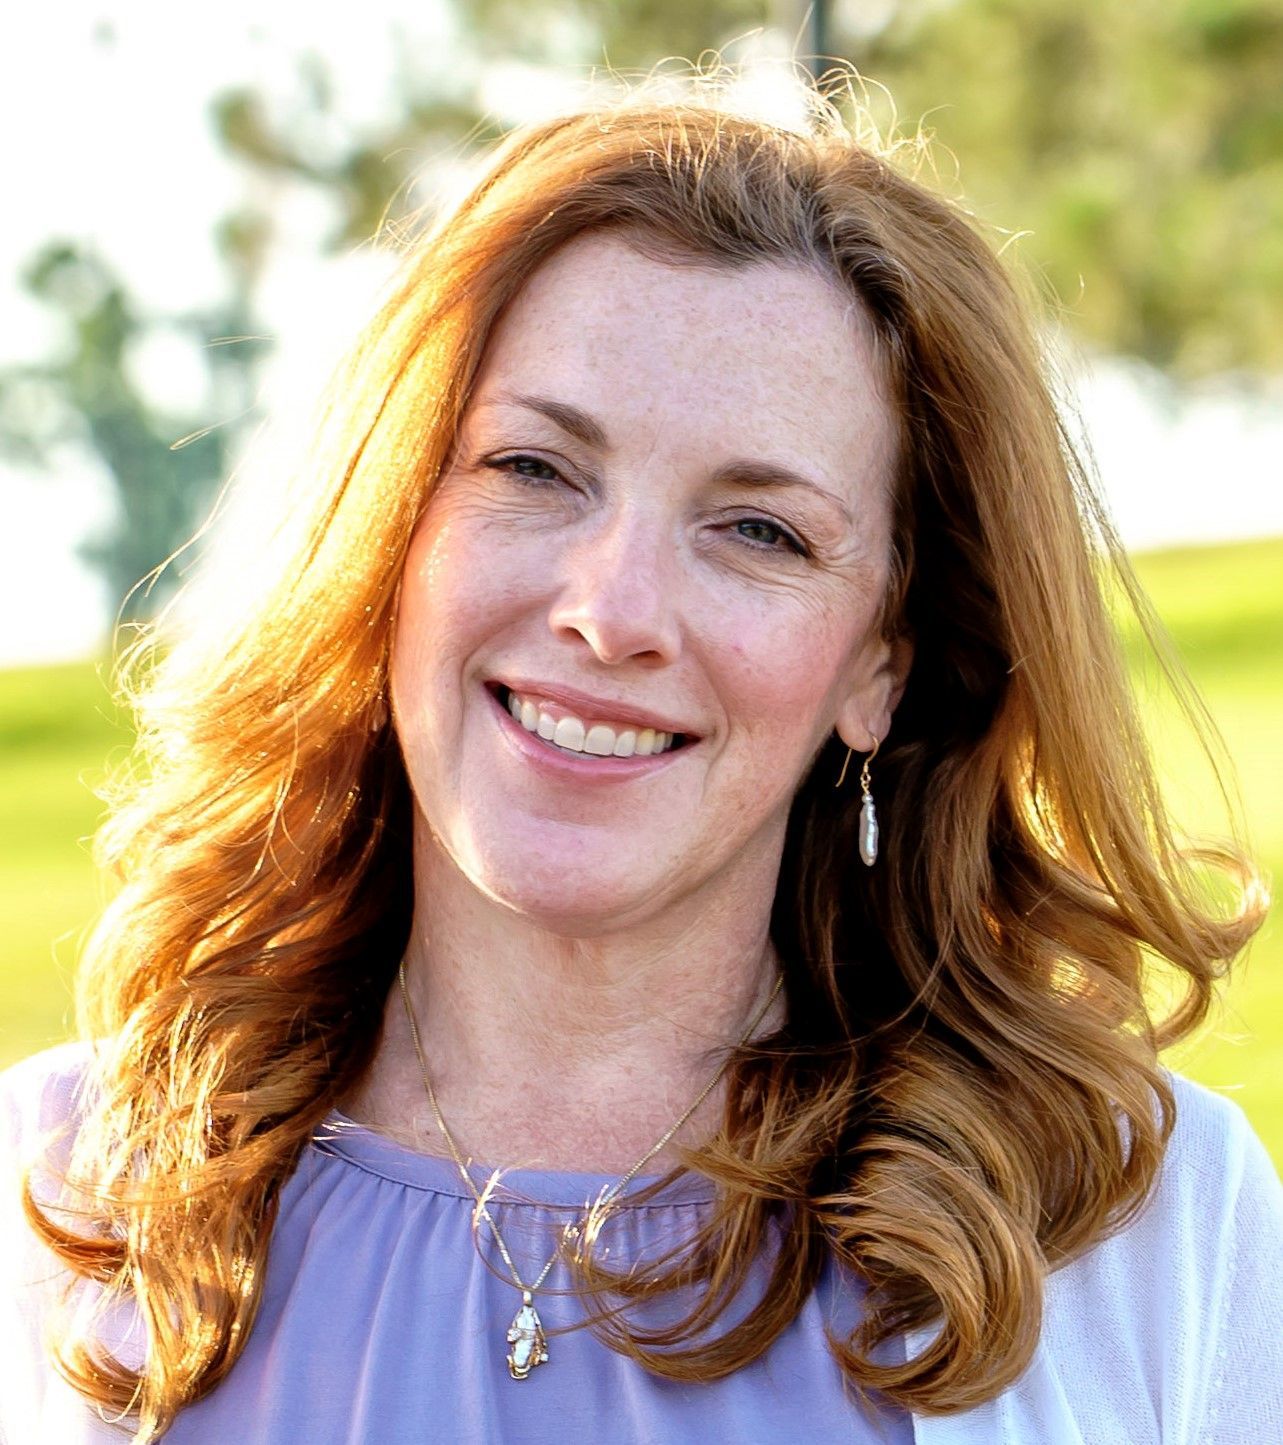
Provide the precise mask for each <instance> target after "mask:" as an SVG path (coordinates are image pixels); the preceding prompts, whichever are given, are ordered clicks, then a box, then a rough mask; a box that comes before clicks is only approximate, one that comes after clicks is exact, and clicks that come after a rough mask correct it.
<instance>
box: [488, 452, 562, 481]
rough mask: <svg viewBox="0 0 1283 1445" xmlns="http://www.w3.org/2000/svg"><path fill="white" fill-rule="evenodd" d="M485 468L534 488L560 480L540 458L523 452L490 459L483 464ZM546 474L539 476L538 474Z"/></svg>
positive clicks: (559, 474)
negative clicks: (529, 484) (504, 474)
mask: <svg viewBox="0 0 1283 1445" xmlns="http://www.w3.org/2000/svg"><path fill="white" fill-rule="evenodd" d="M485 465H486V466H487V467H490V468H491V470H493V471H496V472H507V473H508V474H509V475H511V476H516V477H520V478H521V480H522V481H524V482H531V483H533V484H534V485H535V486H543V485H545V484H546V483H548V482H555V481H559V480H560V479H561V473H560V472H559V471H558V470H557V469H556V467H554V466H552V465H551V463H549V462H546V461H544V460H543V459H542V457H532V456H529V455H527V454H526V453H525V452H514V453H513V454H512V455H511V456H506V457H492V458H491V459H490V460H489V461H487V462H486V463H485ZM540 471H542V472H544V473H546V475H545V476H539V475H538V474H537V473H538V472H540Z"/></svg>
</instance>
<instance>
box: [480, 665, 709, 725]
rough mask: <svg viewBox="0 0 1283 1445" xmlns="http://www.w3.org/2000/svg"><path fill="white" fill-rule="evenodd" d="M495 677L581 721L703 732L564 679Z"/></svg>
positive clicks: (505, 685) (503, 684) (507, 686)
mask: <svg viewBox="0 0 1283 1445" xmlns="http://www.w3.org/2000/svg"><path fill="white" fill-rule="evenodd" d="M493 681H494V684H495V685H496V686H499V687H506V688H510V689H511V690H512V691H513V692H515V693H519V694H520V695H521V696H522V697H531V698H536V697H546V698H547V699H548V701H549V702H555V703H560V704H561V706H562V707H564V708H569V709H570V711H571V712H573V713H574V714H575V716H576V717H578V718H579V719H580V720H581V721H588V720H590V719H593V718H599V719H601V720H602V721H606V720H609V721H611V722H626V723H632V724H634V725H635V726H636V727H640V728H654V729H655V731H656V732H665V733H681V735H682V736H683V737H685V738H687V739H692V738H696V737H698V736H699V734H698V733H696V732H694V731H693V730H692V729H691V728H690V727H688V726H687V725H686V724H685V723H683V722H680V721H679V720H678V719H676V718H673V717H669V716H667V715H665V714H664V713H661V712H652V711H651V710H650V709H649V708H643V707H635V706H634V705H633V704H631V703H626V702H620V701H618V700H617V699H615V698H606V697H593V696H592V694H591V693H587V692H579V691H578V690H577V689H576V688H573V687H564V686H562V685H561V684H560V683H553V682H534V681H532V680H531V679H529V678H517V677H496V678H494V679H493Z"/></svg>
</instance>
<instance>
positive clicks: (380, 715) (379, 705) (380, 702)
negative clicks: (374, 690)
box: [370, 693, 388, 733]
mask: <svg viewBox="0 0 1283 1445" xmlns="http://www.w3.org/2000/svg"><path fill="white" fill-rule="evenodd" d="M387 723H388V705H387V703H386V701H385V700H384V697H383V694H382V693H380V694H379V695H378V697H377V698H376V699H375V702H374V710H373V711H372V712H371V714H370V731H371V732H372V733H381V732H382V731H383V729H384V728H385V727H386V726H387Z"/></svg>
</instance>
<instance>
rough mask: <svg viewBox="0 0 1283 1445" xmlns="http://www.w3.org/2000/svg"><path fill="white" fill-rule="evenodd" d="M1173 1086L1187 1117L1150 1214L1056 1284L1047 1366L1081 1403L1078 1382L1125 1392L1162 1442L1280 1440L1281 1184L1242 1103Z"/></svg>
mask: <svg viewBox="0 0 1283 1445" xmlns="http://www.w3.org/2000/svg"><path fill="white" fill-rule="evenodd" d="M1168 1078H1169V1082H1170V1083H1171V1086H1172V1090H1173V1094H1174V1097H1175V1102H1176V1120H1175V1124H1174V1127H1173V1130H1172V1134H1171V1138H1170V1140H1169V1143H1168V1147H1167V1151H1166V1154H1165V1156H1164V1159H1163V1163H1162V1166H1161V1168H1160V1169H1159V1172H1158V1177H1157V1178H1156V1180H1155V1182H1154V1186H1153V1188H1152V1190H1151V1192H1150V1194H1149V1196H1148V1198H1147V1199H1146V1201H1145V1203H1144V1205H1143V1206H1142V1207H1141V1209H1140V1210H1139V1211H1138V1212H1137V1214H1136V1215H1135V1216H1134V1217H1133V1218H1132V1219H1131V1221H1130V1222H1129V1223H1128V1224H1127V1225H1126V1226H1125V1227H1124V1228H1122V1229H1120V1230H1118V1231H1117V1232H1116V1233H1115V1234H1113V1235H1110V1236H1109V1237H1107V1238H1105V1239H1103V1240H1102V1241H1101V1242H1100V1243H1099V1244H1097V1245H1096V1246H1095V1248H1093V1249H1091V1250H1089V1251H1088V1252H1087V1253H1086V1254H1084V1255H1082V1256H1080V1257H1079V1258H1078V1259H1075V1260H1074V1261H1072V1262H1071V1263H1070V1264H1068V1265H1066V1266H1064V1268H1062V1269H1060V1270H1057V1271H1056V1272H1055V1273H1054V1274H1053V1275H1052V1276H1051V1277H1050V1278H1049V1280H1048V1282H1047V1301H1046V1313H1045V1316H1044V1322H1043V1347H1044V1350H1045V1352H1046V1357H1047V1359H1046V1363H1048V1364H1050V1365H1051V1366H1052V1368H1053V1370H1054V1372H1055V1374H1056V1375H1057V1376H1058V1377H1059V1379H1060V1380H1061V1382H1062V1386H1064V1387H1065V1388H1066V1389H1068V1390H1069V1392H1070V1393H1077V1389H1076V1387H1075V1384H1072V1383H1071V1382H1076V1385H1077V1386H1079V1387H1082V1388H1083V1389H1084V1390H1089V1391H1092V1392H1096V1393H1097V1394H1101V1395H1110V1394H1115V1396H1116V1398H1115V1402H1114V1410H1115V1411H1118V1412H1122V1411H1124V1410H1127V1411H1131V1410H1138V1409H1140V1410H1142V1411H1143V1414H1144V1416H1145V1418H1146V1424H1148V1423H1150V1422H1153V1423H1154V1424H1155V1425H1156V1426H1157V1427H1158V1429H1157V1431H1156V1434H1157V1438H1160V1439H1163V1440H1169V1439H1170V1440H1195V1439H1197V1440H1207V1441H1213V1440H1215V1441H1220V1440H1222V1439H1226V1440H1230V1439H1237V1438H1239V1437H1238V1436H1237V1435H1236V1434H1235V1433H1233V1431H1234V1430H1235V1429H1237V1428H1238V1427H1239V1426H1240V1425H1242V1426H1244V1427H1245V1428H1246V1427H1247V1425H1248V1424H1249V1423H1251V1424H1253V1425H1254V1426H1256V1427H1259V1428H1260V1430H1261V1431H1262V1433H1261V1434H1259V1435H1258V1436H1257V1437H1255V1438H1262V1439H1263V1438H1271V1437H1270V1430H1271V1429H1272V1428H1273V1427H1275V1426H1278V1427H1283V1396H1281V1395H1280V1390H1281V1389H1283V1384H1281V1383H1280V1382H1281V1381H1283V1349H1281V1348H1280V1344H1279V1332H1278V1329H1277V1322H1278V1320H1279V1318H1280V1316H1281V1315H1283V1185H1281V1184H1280V1182H1279V1176H1278V1173H1277V1171H1276V1170H1275V1168H1274V1165H1273V1163H1272V1162H1271V1160H1270V1157H1269V1155H1268V1153H1267V1152H1266V1150H1265V1146H1264V1145H1263V1144H1262V1143H1261V1141H1260V1139H1259V1138H1258V1137H1257V1135H1256V1133H1255V1132H1254V1131H1253V1129H1252V1127H1251V1125H1250V1124H1249V1122H1248V1120H1247V1117H1246V1115H1245V1114H1244V1113H1243V1111H1242V1109H1241V1108H1240V1107H1239V1106H1238V1105H1237V1104H1236V1103H1234V1101H1233V1100H1232V1099H1229V1098H1226V1097H1224V1096H1223V1095H1220V1094H1216V1093H1213V1092H1212V1091H1211V1090H1210V1089H1206V1088H1204V1087H1203V1086H1201V1085H1199V1084H1196V1083H1193V1082H1192V1081H1191V1080H1189V1079H1185V1078H1182V1077H1180V1076H1179V1075H1169V1076H1168ZM1243 1410H1246V1411H1248V1414H1247V1415H1246V1416H1245V1417H1244V1418H1243V1419H1242V1420H1238V1414H1239V1413H1240V1412H1242V1411H1243ZM1218 1419H1219V1420H1220V1421H1221V1423H1223V1424H1224V1425H1225V1427H1226V1429H1225V1430H1222V1429H1221V1428H1220V1427H1219V1426H1218V1425H1217V1424H1215V1423H1213V1422H1214V1421H1216V1420H1218ZM1231 1419H1233V1420H1234V1421H1235V1422H1236V1423H1235V1424H1233V1425H1232V1426H1231V1425H1230V1424H1229V1422H1230V1421H1231ZM1226 1431H1228V1433H1226ZM1133 1438H1146V1437H1145V1435H1144V1431H1143V1430H1141V1431H1140V1432H1139V1433H1138V1434H1135V1435H1134V1436H1133ZM1243 1438H1245V1439H1246V1438H1248V1437H1246V1436H1244V1437H1243Z"/></svg>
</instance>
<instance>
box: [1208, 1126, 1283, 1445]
mask: <svg viewBox="0 0 1283 1445" xmlns="http://www.w3.org/2000/svg"><path fill="white" fill-rule="evenodd" d="M1226 1112H1227V1113H1228V1114H1229V1128H1228V1130H1227V1138H1226V1141H1225V1147H1224V1149H1223V1151H1222V1154H1221V1158H1220V1160H1219V1161H1218V1162H1219V1163H1220V1164H1221V1166H1222V1168H1223V1169H1224V1171H1225V1173H1224V1178H1223V1180H1222V1181H1221V1187H1222V1188H1223V1190H1224V1192H1225V1195H1226V1197H1227V1200H1228V1207H1227V1208H1226V1210H1225V1212H1224V1214H1223V1215H1222V1217H1221V1227H1220V1230H1219V1238H1218V1240H1217V1245H1218V1249H1217V1257H1218V1262H1219V1266H1220V1267H1219V1271H1218V1273H1219V1275H1220V1282H1221V1285H1222V1287H1221V1289H1220V1291H1219V1298H1217V1300H1216V1305H1215V1309H1214V1311H1213V1314H1212V1317H1211V1318H1210V1319H1209V1320H1208V1327H1209V1337H1208V1341H1207V1347H1208V1353H1209V1357H1210V1358H1209V1366H1210V1377H1209V1380H1208V1389H1207V1396H1206V1408H1205V1411H1204V1416H1203V1420H1202V1423H1201V1425H1200V1427H1199V1428H1198V1429H1197V1430H1196V1431H1195V1432H1194V1436H1193V1438H1194V1440H1196V1441H1197V1442H1198V1445H1248V1442H1252V1445H1255V1442H1258V1441H1266V1440H1283V1184H1280V1182H1279V1177H1278V1174H1277V1173H1276V1172H1275V1169H1274V1165H1273V1164H1272V1163H1271V1161H1270V1158H1269V1155H1268V1154H1267V1153H1266V1152H1265V1147H1264V1145H1263V1144H1262V1143H1261V1141H1260V1140H1259V1139H1258V1138H1257V1136H1256V1135H1255V1134H1254V1133H1253V1132H1252V1129H1251V1128H1250V1126H1249V1125H1248V1123H1247V1120H1246V1119H1245V1118H1244V1116H1243V1114H1242V1112H1241V1110H1239V1109H1238V1108H1237V1106H1234V1105H1229V1106H1227V1110H1226Z"/></svg>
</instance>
